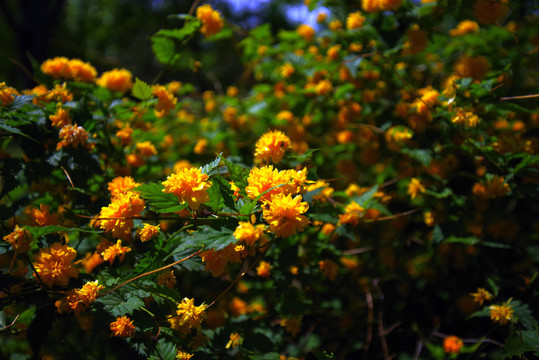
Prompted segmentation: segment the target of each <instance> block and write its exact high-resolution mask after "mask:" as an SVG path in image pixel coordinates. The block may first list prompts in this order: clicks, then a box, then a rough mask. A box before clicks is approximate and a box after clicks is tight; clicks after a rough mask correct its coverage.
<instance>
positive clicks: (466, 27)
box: [449, 20, 479, 36]
mask: <svg viewBox="0 0 539 360" xmlns="http://www.w3.org/2000/svg"><path fill="white" fill-rule="evenodd" d="M477 32H479V24H477V23H476V22H475V21H472V20H463V21H461V22H460V23H459V24H458V25H457V27H456V28H455V29H451V30H449V35H451V36H462V35H465V34H473V33H477Z"/></svg>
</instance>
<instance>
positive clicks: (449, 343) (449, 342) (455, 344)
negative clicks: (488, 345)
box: [444, 335, 464, 354]
mask: <svg viewBox="0 0 539 360" xmlns="http://www.w3.org/2000/svg"><path fill="white" fill-rule="evenodd" d="M463 345H464V343H463V342H462V339H461V338H459V337H457V336H455V335H450V336H448V337H446V338H445V339H444V351H445V353H446V354H458V353H460V349H461V348H462V346H463Z"/></svg>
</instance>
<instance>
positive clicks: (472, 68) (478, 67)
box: [453, 55, 490, 80]
mask: <svg viewBox="0 0 539 360" xmlns="http://www.w3.org/2000/svg"><path fill="white" fill-rule="evenodd" d="M489 70H490V61H488V59H487V58H486V57H485V56H482V55H481V56H463V57H461V58H460V59H459V60H457V62H456V63H455V65H454V66H453V71H454V72H455V74H456V75H457V76H460V77H462V78H467V77H471V78H473V79H474V80H481V79H483V78H484V77H485V75H486V74H487V72H488V71H489Z"/></svg>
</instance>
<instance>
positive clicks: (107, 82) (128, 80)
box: [96, 69, 133, 93]
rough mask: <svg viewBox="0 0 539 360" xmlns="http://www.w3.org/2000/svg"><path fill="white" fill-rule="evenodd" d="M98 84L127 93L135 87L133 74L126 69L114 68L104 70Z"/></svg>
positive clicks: (97, 81)
mask: <svg viewBox="0 0 539 360" xmlns="http://www.w3.org/2000/svg"><path fill="white" fill-rule="evenodd" d="M96 84H97V85H99V86H101V87H104V88H107V89H109V90H112V91H118V92H121V93H125V92H126V91H129V90H131V88H132V87H133V74H131V72H130V71H129V70H126V69H113V70H110V71H106V72H104V73H103V74H102V75H101V76H100V77H99V79H97V80H96Z"/></svg>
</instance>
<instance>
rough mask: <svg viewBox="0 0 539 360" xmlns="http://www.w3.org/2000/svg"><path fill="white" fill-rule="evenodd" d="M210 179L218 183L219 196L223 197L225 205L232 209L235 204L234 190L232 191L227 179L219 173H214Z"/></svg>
mask: <svg viewBox="0 0 539 360" xmlns="http://www.w3.org/2000/svg"><path fill="white" fill-rule="evenodd" d="M212 181H213V182H214V183H217V184H218V185H219V188H220V190H221V196H222V197H223V201H224V203H225V206H227V207H229V208H230V209H234V207H235V206H236V203H235V201H234V197H233V194H234V192H233V191H232V188H231V187H230V184H229V183H228V181H227V180H226V179H225V178H224V177H222V176H221V175H216V176H214V177H212Z"/></svg>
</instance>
